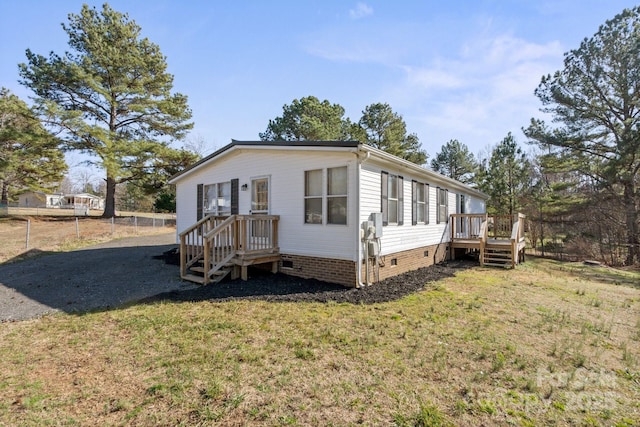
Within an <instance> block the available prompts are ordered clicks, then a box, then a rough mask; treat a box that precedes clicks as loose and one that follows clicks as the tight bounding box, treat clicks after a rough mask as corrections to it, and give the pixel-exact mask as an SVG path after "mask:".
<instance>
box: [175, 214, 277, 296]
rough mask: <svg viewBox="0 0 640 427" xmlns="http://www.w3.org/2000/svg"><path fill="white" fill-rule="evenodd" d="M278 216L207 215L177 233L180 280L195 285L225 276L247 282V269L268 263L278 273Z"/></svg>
mask: <svg viewBox="0 0 640 427" xmlns="http://www.w3.org/2000/svg"><path fill="white" fill-rule="evenodd" d="M279 220H280V217H279V216H278V215H231V216H228V217H217V216H207V217H205V218H203V219H201V220H200V221H198V222H197V223H196V224H194V225H193V226H191V227H190V228H188V229H187V230H185V231H183V232H182V233H180V277H182V278H183V279H185V280H189V281H192V282H196V283H201V284H205V285H206V284H208V283H217V282H219V281H221V280H222V279H223V278H224V277H226V276H227V275H228V274H231V277H232V278H237V277H240V278H242V280H247V267H248V266H250V265H255V264H266V263H270V264H271V271H272V272H274V273H275V272H277V271H278V261H280V248H279V247H278V222H279Z"/></svg>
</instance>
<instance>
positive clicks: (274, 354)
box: [0, 260, 640, 426]
mask: <svg viewBox="0 0 640 427" xmlns="http://www.w3.org/2000/svg"><path fill="white" fill-rule="evenodd" d="M638 279H640V277H638ZM594 301H599V303H597V304H596V303H594ZM638 319H640V290H639V289H637V288H634V287H631V286H623V285H613V284H611V283H610V282H607V283H603V282H602V281H599V280H596V279H595V278H593V277H588V276H585V275H579V274H578V275H576V274H575V271H567V270H566V264H561V263H557V262H552V261H547V260H534V261H530V262H528V263H526V264H524V265H522V266H520V267H519V268H517V269H516V270H507V271H502V270H495V269H482V268H475V269H470V270H464V271H461V272H460V273H459V274H458V275H457V276H455V277H452V278H449V279H445V280H441V281H439V282H437V283H433V284H431V286H429V287H428V290H425V291H423V292H420V293H417V294H414V295H411V296H408V297H406V298H403V299H402V300H399V301H395V302H390V303H385V304H374V305H351V304H336V303H329V304H320V303H305V304H303V303H268V302H258V301H235V302H224V303H210V302H200V303H180V304H173V303H172V304H169V303H158V304H153V305H141V306H132V307H129V308H126V309H122V310H114V311H107V312H100V313H90V314H85V315H82V316H73V315H56V316H50V317H45V318H43V319H39V320H34V321H27V322H21V323H6V324H2V325H0V343H1V344H0V372H2V373H3V375H2V376H1V377H0V378H1V379H0V424H7V425H16V424H18V425H42V424H56V425H74V424H79V425H87V424H89V425H97V424H100V425H122V424H133V425H209V424H214V423H219V424H221V425H268V426H271V425H357V424H366V425H381V424H382V425H389V424H390V425H398V426H413V425H462V426H464V425H469V426H472V425H480V424H484V425H545V424H546V425H556V424H560V425H562V424H577V425H600V424H606V425H617V426H625V425H637V424H638V422H640V406H639V405H640V404H639V403H638V402H640V370H639V362H640V361H639V360H638V354H640V340H639V338H640V323H639V320H638Z"/></svg>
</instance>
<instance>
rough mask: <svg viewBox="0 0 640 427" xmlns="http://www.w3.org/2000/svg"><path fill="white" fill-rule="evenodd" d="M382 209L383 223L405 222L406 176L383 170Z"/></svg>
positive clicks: (381, 176) (398, 223) (400, 223)
mask: <svg viewBox="0 0 640 427" xmlns="http://www.w3.org/2000/svg"><path fill="white" fill-rule="evenodd" d="M380 178H381V188H380V190H381V191H380V193H381V195H382V197H381V205H382V206H381V211H382V224H383V225H389V224H397V225H402V224H404V178H403V177H401V176H399V175H393V174H390V173H388V172H384V171H383V172H382V173H381V175H380Z"/></svg>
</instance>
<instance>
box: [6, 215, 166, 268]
mask: <svg viewBox="0 0 640 427" xmlns="http://www.w3.org/2000/svg"><path fill="white" fill-rule="evenodd" d="M27 219H29V220H30V221H31V224H30V230H29V231H30V232H29V247H28V248H27V247H26V241H27V240H26V236H27ZM142 221H143V219H142V218H141V219H140V224H142ZM149 221H153V220H151V219H149V218H146V219H144V223H145V224H146V225H147V226H144V227H143V226H136V222H134V220H133V219H132V218H116V219H115V220H114V223H113V225H112V223H111V220H110V219H104V218H95V217H88V218H84V217H83V218H78V222H77V224H76V219H75V218H74V217H31V218H24V219H17V218H0V242H2V244H1V245H0V263H2V262H6V261H9V260H18V259H22V258H27V257H30V256H35V255H39V254H42V253H43V252H55V251H70V250H73V249H77V248H80V247H84V246H89V245H91V244H95V243H99V242H105V241H108V240H112V239H114V238H122V237H128V236H134V235H148V234H158V233H167V232H171V231H173V230H175V227H164V226H162V224H163V223H162V219H157V220H156V221H153V222H152V223H151V224H150V226H148V225H149Z"/></svg>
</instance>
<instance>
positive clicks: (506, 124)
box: [386, 35, 563, 155]
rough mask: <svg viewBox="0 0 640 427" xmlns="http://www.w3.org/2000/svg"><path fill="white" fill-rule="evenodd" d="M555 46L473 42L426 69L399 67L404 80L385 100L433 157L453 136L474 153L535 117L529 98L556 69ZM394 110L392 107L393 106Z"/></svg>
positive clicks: (510, 40) (500, 39) (506, 38)
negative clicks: (401, 115)
mask: <svg viewBox="0 0 640 427" xmlns="http://www.w3.org/2000/svg"><path fill="white" fill-rule="evenodd" d="M562 52H563V50H562V47H561V45H560V43H558V42H549V43H546V44H536V43H532V42H529V41H526V40H523V39H519V38H515V37H512V36H510V35H500V36H497V37H493V38H489V37H484V38H479V39H475V40H473V41H469V42H467V43H463V44H461V48H460V50H459V51H458V53H456V52H455V51H453V52H451V53H448V54H447V56H446V57H440V58H438V59H436V60H433V61H431V63H430V64H429V65H426V66H401V69H402V70H403V71H404V82H403V83H402V84H401V85H398V86H396V87H395V88H394V89H393V90H392V91H391V93H390V94H389V93H388V94H387V95H386V97H387V98H390V99H389V102H390V103H391V105H392V106H394V108H398V109H399V110H401V111H411V113H410V115H409V114H405V115H404V116H405V119H406V121H407V128H408V129H409V130H410V131H412V132H417V133H418V135H419V136H420V138H421V141H422V142H423V144H424V145H425V148H426V149H427V150H428V151H429V152H430V153H431V154H432V155H434V154H435V153H436V152H438V151H439V150H440V147H441V145H442V144H444V143H445V142H446V141H448V140H450V139H452V138H456V139H459V140H460V141H461V142H463V143H465V144H467V145H468V146H469V147H470V148H471V149H472V151H474V152H477V151H478V150H479V149H481V148H484V147H486V146H487V144H495V143H497V142H499V141H500V140H501V139H502V138H504V137H505V136H506V135H507V133H508V132H513V133H514V135H516V139H519V140H521V141H524V138H523V137H522V135H521V133H520V129H521V128H522V127H525V126H527V124H528V122H529V119H530V118H531V117H535V116H539V115H540V114H539V108H540V107H541V104H540V101H539V100H538V99H537V98H536V97H535V95H534V94H533V92H534V90H535V88H536V87H537V86H538V84H539V83H540V78H541V77H542V76H543V75H544V74H547V73H552V72H554V71H555V70H557V69H558V68H559V67H561V66H562ZM396 106H397V107H396Z"/></svg>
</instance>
